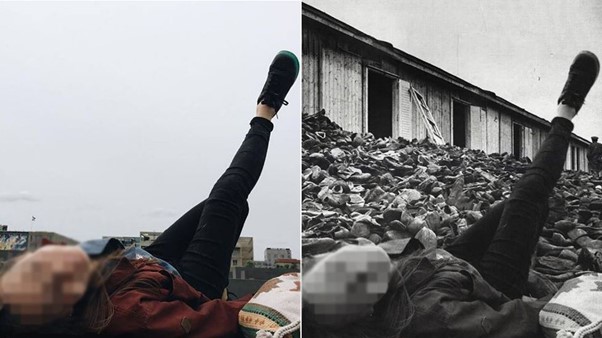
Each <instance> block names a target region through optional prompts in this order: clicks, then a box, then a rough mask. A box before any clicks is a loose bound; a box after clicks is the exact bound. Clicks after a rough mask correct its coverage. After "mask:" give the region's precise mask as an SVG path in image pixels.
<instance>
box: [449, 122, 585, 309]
mask: <svg viewBox="0 0 602 338" xmlns="http://www.w3.org/2000/svg"><path fill="white" fill-rule="evenodd" d="M572 130H573V123H572V122H570V121H569V120H567V119H563V118H559V117H556V118H554V119H553V120H552V129H551V131H550V133H549V134H548V137H547V138H546V139H545V141H544V142H543V144H542V145H541V148H540V149H539V152H538V153H537V155H536V156H535V159H534V160H533V163H532V164H531V166H530V167H529V169H527V171H526V172H525V174H524V175H523V176H522V177H521V178H520V180H519V181H518V182H517V183H516V185H515V186H514V189H513V191H512V193H511V195H510V198H508V200H506V201H504V202H502V203H500V204H498V205H496V206H495V207H493V208H492V209H491V210H490V211H489V212H488V213H487V214H485V215H484V216H483V218H481V219H480V220H479V221H477V222H476V223H475V224H474V225H473V226H472V227H470V228H469V229H468V230H466V231H465V232H464V233H463V234H462V235H461V236H460V237H458V238H457V239H456V240H455V241H454V242H453V243H452V244H450V245H449V246H448V247H446V250H447V251H449V252H450V253H451V254H453V255H454V256H456V257H459V258H462V259H464V260H466V261H468V262H469V263H471V264H472V265H473V266H475V267H476V268H477V270H479V272H480V273H481V275H483V277H484V278H485V280H487V282H489V284H491V285H492V286H494V287H495V288H496V289H498V290H499V291H501V292H503V293H504V294H505V295H506V296H508V297H509V298H512V299H514V298H520V297H521V296H522V295H523V294H524V291H525V288H526V284H527V280H528V276H529V267H530V264H531V256H532V254H533V252H534V251H535V246H536V244H537V241H538V239H539V235H540V234H541V230H542V228H543V226H544V224H545V222H546V219H547V218H548V197H549V196H550V194H551V193H552V191H553V189H554V186H555V185H556V182H557V181H558V179H559V178H560V174H561V173H562V169H563V167H564V161H565V159H566V152H567V149H568V145H569V139H570V136H571V132H572Z"/></svg>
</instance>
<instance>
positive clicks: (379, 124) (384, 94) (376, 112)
mask: <svg viewBox="0 0 602 338" xmlns="http://www.w3.org/2000/svg"><path fill="white" fill-rule="evenodd" d="M392 122H393V79H392V78H389V77H386V76H384V75H381V74H379V73H377V72H373V71H368V131H369V132H371V133H372V134H374V136H375V137H377V138H378V137H387V136H391V135H393V124H392Z"/></svg>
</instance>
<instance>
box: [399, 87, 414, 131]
mask: <svg viewBox="0 0 602 338" xmlns="http://www.w3.org/2000/svg"><path fill="white" fill-rule="evenodd" d="M398 88H399V92H398V94H397V96H398V97H399V100H398V101H399V107H398V110H399V121H398V123H399V127H398V130H399V136H401V137H403V138H405V139H408V140H411V139H412V110H411V107H412V102H411V100H412V98H411V96H410V83H409V82H407V81H404V80H399V81H398Z"/></svg>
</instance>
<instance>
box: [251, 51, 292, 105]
mask: <svg viewBox="0 0 602 338" xmlns="http://www.w3.org/2000/svg"><path fill="white" fill-rule="evenodd" d="M298 74H299V60H298V59H297V57H296V56H295V54H293V53H291V52H289V51H286V50H283V51H280V52H279V53H278V54H276V57H275V58H274V61H272V64H271V65H270V70H269V71H268V78H267V80H266V81H265V85H263V89H262V90H261V94H259V98H258V99H257V103H258V104H259V103H263V104H265V105H268V106H270V107H272V108H274V109H275V110H276V113H278V110H280V107H282V105H283V104H284V105H285V106H286V105H287V104H288V102H286V100H285V99H284V98H285V97H286V94H288V91H289V90H290V89H291V87H292V86H293V83H295V79H297V75H298Z"/></svg>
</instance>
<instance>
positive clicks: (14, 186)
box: [0, 2, 301, 260]
mask: <svg viewBox="0 0 602 338" xmlns="http://www.w3.org/2000/svg"><path fill="white" fill-rule="evenodd" d="M300 35H301V17H300V4H299V3H295V2H222V3H219V2H197V3H193V2H180V3H175V2H171V3H162V2H146V3H143V2H130V3H116V2H105V3H100V2H96V3H92V2H85V3H76V2H64V3H55V2H44V3H17V2H1V3H0V163H1V165H0V224H8V225H9V230H26V231H28V230H30V229H32V228H33V230H38V231H55V232H58V233H61V234H64V235H67V236H69V237H72V238H75V239H77V240H86V239H92V238H100V237H101V236H106V235H114V236H136V235H138V232H139V231H141V230H150V231H162V230H164V229H165V228H167V227H168V226H169V225H171V224H172V223H173V221H175V220H176V219H177V218H179V216H180V215H181V214H183V213H184V212H186V211H187V210H188V209H189V208H191V207H192V206H194V205H195V204H196V203H198V202H200V201H201V200H203V199H205V198H206V197H207V195H208V193H209V191H210V189H211V187H212V185H213V183H214V182H215V180H217V178H218V177H219V176H220V175H221V173H222V172H223V170H224V169H225V168H226V167H227V165H228V164H229V163H230V160H231V158H232V156H233V155H234V153H235V151H236V149H237V148H238V146H239V145H240V143H241V141H242V139H243V137H244V134H245V133H246V131H247V129H248V122H249V121H250V119H251V118H252V117H253V116H254V113H255V104H256V100H257V96H258V94H259V91H260V90H261V88H262V86H263V83H264V81H265V78H266V74H267V69H268V66H269V64H270V62H271V61H272V58H273V57H274V55H275V54H276V53H277V52H278V51H279V50H282V49H288V50H291V51H293V52H294V53H295V54H297V55H298V56H300V54H301V53H300V51H301V39H300ZM299 78H300V77H299ZM287 99H288V101H289V102H290V105H289V106H287V107H283V108H282V110H281V111H280V114H279V115H280V118H279V119H276V120H274V121H275V123H274V124H275V130H274V132H273V134H272V141H271V145H270V150H269V152H268V159H267V162H266V164H265V168H264V171H263V175H262V178H261V179H260V181H259V183H258V185H257V186H256V188H255V190H254V191H253V193H252V195H251V198H250V201H249V203H250V209H251V213H250V215H249V218H248V219H247V222H246V226H245V229H244V230H243V236H245V235H246V236H253V237H254V244H255V259H258V260H261V259H263V250H264V249H265V248H266V247H288V248H291V249H292V252H293V256H295V257H299V238H300V216H299V210H300V173H299V168H300V155H299V154H300V110H301V109H300V103H301V99H300V85H299V81H297V83H296V84H295V86H294V87H293V88H292V90H291V92H290V93H289V96H288V97H287ZM32 216H35V217H36V218H37V220H36V221H35V222H33V223H32V222H31V217H32Z"/></svg>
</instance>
